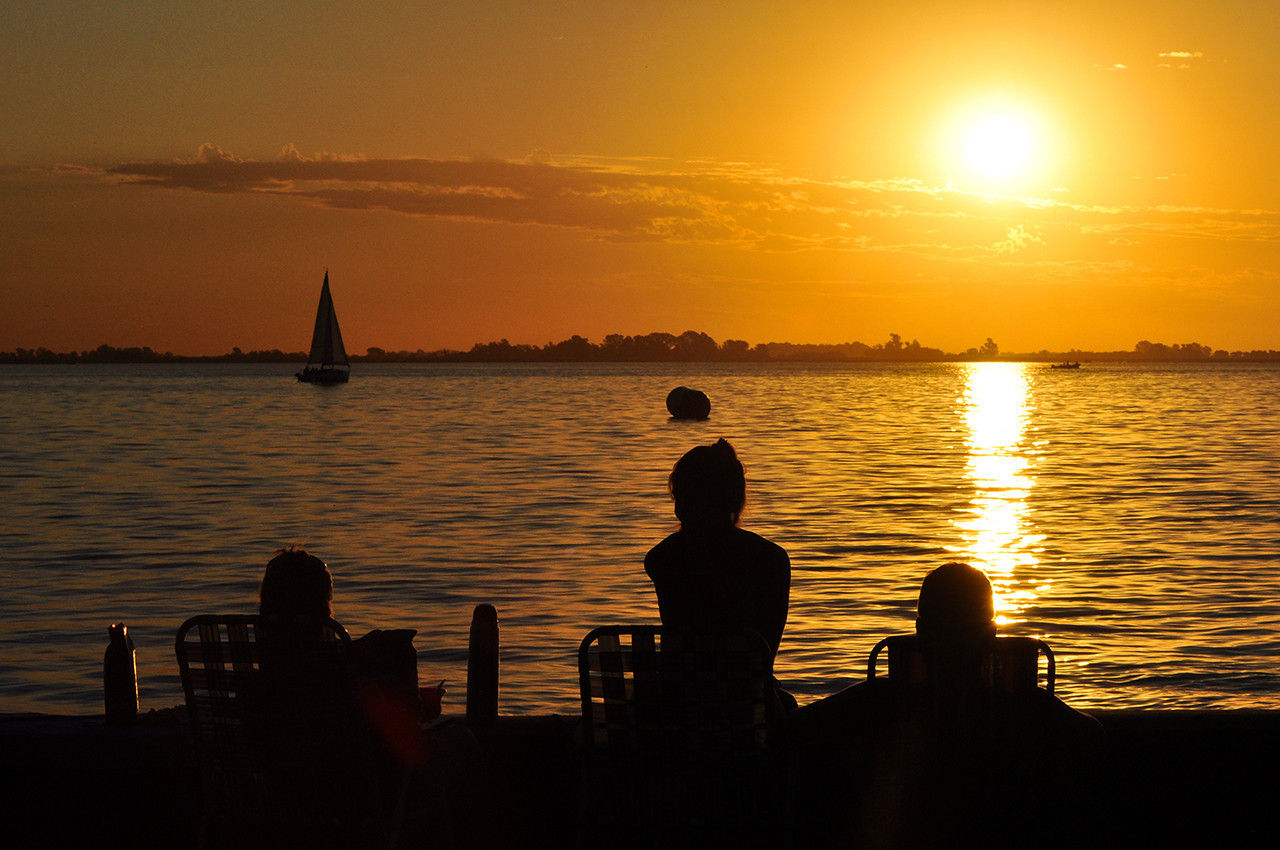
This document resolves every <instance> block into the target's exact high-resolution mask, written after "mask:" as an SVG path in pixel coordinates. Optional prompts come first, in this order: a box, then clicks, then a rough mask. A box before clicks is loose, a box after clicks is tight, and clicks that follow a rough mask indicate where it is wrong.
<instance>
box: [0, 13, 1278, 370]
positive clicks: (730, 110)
mask: <svg viewBox="0 0 1280 850" xmlns="http://www.w3.org/2000/svg"><path fill="white" fill-rule="evenodd" d="M13 5H14V6H16V8H11V7H6V11H5V13H4V16H3V17H4V24H5V25H4V26H3V27H0V69H2V78H3V79H4V80H5V81H6V83H5V85H4V86H3V87H2V88H0V107H2V108H3V112H2V113H0V114H2V115H3V120H4V127H5V130H4V133H3V134H0V296H3V300H4V303H5V305H6V306H5V309H4V310H3V311H0V350H12V349H14V348H16V347H28V348H30V347H36V346H40V345H43V346H47V347H49V348H53V349H55V350H60V351H61V350H69V349H85V348H93V347H96V346H97V345H99V344H101V343H108V344H111V345H118V346H128V345H150V346H152V347H153V348H155V349H157V350H160V351H166V350H167V351H173V352H175V353H181V354H218V353H223V352H226V351H229V350H230V349H231V348H232V347H233V346H238V347H240V348H243V349H246V350H248V349H259V348H282V349H287V350H301V349H304V348H305V347H306V345H307V342H308V337H309V333H310V326H311V322H312V318H313V316H314V311H315V300H316V297H317V295H318V291H319V286H320V281H321V279H322V277H323V274H324V269H325V268H326V267H327V268H328V269H329V270H330V275H331V283H332V287H333V294H334V299H335V302H336V305H337V308H338V312H339V317H340V319H341V321H342V325H343V334H344V337H345V338H346V341H347V344H348V348H349V349H350V350H351V351H353V352H357V353H359V352H363V351H364V350H365V349H366V348H367V347H369V346H379V347H383V348H389V349H402V348H404V349H411V350H412V349H418V348H422V349H426V350H432V349H436V348H441V347H453V348H469V347H470V346H471V344H472V343H475V342H484V341H490V340H497V339H502V338H506V339H509V340H511V341H512V342H527V343H535V344H543V343H546V342H549V341H558V340H561V339H564V338H567V337H568V336H571V335H573V334H581V335H583V336H586V337H588V338H590V339H592V340H593V341H597V342H598V341H600V340H601V339H602V338H603V337H604V335H605V334H608V333H623V334H642V333H649V332H653V331H668V332H672V333H680V332H682V331H684V330H689V329H693V330H699V331H705V332H706V333H708V334H710V335H711V336H713V337H715V338H716V339H717V340H724V339H727V338H738V339H746V340H748V341H750V342H752V343H756V342H766V341H774V340H776V341H791V342H830V343H838V342H846V341H852V340H858V341H862V342H867V343H874V342H879V341H882V340H884V339H886V338H887V337H888V335H889V334H890V333H899V334H901V335H902V336H904V337H905V338H907V339H911V338H916V339H918V340H919V341H920V342H921V343H923V344H925V345H931V346H936V347H940V348H943V349H946V350H948V351H960V350H964V349H966V348H969V347H971V346H976V345H980V344H981V343H982V341H983V340H985V339H986V338H987V337H992V338H994V339H995V340H996V341H997V342H998V343H999V345H1000V346H1001V348H1002V349H1004V350H1006V351H1032V350H1038V349H1041V348H1049V349H1051V350H1065V349H1068V348H1072V347H1077V348H1083V349H1098V350H1116V349H1129V348H1132V346H1133V345H1134V343H1135V342H1137V341H1138V340H1140V339H1150V340H1152V341H1159V342H1165V343H1180V342H1191V341H1196V342H1200V343H1204V344H1208V345H1211V346H1213V347H1215V348H1226V349H1245V350H1248V349H1255V348H1280V330H1278V329H1280V238H1278V237H1280V157H1277V156H1276V154H1275V150H1274V148H1275V143H1276V140H1277V138H1280V68H1278V67H1277V64H1278V63H1280V59H1278V58H1277V51H1276V50H1275V45H1276V44H1277V43H1280V6H1278V5H1277V4H1275V3H1272V2H1242V0H1226V2H1220V3H1215V4H1208V3H1203V2H1185V0H1175V2H1165V3H1161V4H1151V3H1145V2H1143V3H1139V2H1133V0H1111V2H1105V3H1104V2H1092V0H1088V1H1087V2H1076V3H1071V4H1061V3H1034V2H1033V3H1028V2H1021V3H988V2H968V3H961V2H956V3H945V2H941V3H940V2H913V1H912V0H908V2H898V3H894V4H854V3H849V2H790V3H779V2H770V3H753V2H745V1H744V0H737V2H732V3H731V2H703V3H698V2H688V0H686V2H679V3H677V2H665V0H664V2H649V3H646V4H610V3H605V4H601V3H588V2H557V3H545V2H524V3H511V2H502V3H499V2H493V0H469V2H467V3H446V4H423V3H420V2H413V3H410V2H392V3H386V4H378V6H377V7H376V8H374V7H367V9H366V10H365V11H362V12H354V11H349V10H344V9H341V8H337V7H338V6H340V4H314V3H298V2H288V1H287V0H281V2H277V3H273V4H258V3H247V2H246V3H240V2H232V3H220V4H207V3H192V2H187V0H166V2H164V3H159V2H125V3H121V4H111V5H112V8H104V6H105V4H99V3H88V2H61V3H58V4H45V3H28V2H18V3H16V4H13ZM624 6H625V7H626V8H614V7H624ZM878 7H884V8H878ZM318 9H319V10H318ZM1001 116H1002V117H1004V118H1006V119H1008V120H1009V121H1010V122H1012V126H1014V127H1016V128H1019V131H1020V132H1021V133H1023V134H1024V135H1025V144H1024V147H1023V148H1021V149H1018V150H1012V151H1008V152H1003V153H998V154H996V156H995V161H994V162H992V161H990V160H987V161H985V162H983V161H975V160H972V159H970V157H969V156H968V155H967V148H966V139H967V134H968V133H969V131H970V129H971V128H972V127H973V126H974V125H976V124H978V123H980V122H981V121H982V120H984V119H987V118H992V117H1001ZM998 142H999V140H997V143H998ZM1019 156H1023V157H1025V162H1024V165H1023V166H1022V167H1021V168H1019V169H1015V170H1013V171H1012V173H1011V174H1008V175H1006V176H1002V177H1000V176H996V177H993V176H990V175H985V174H983V173H982V169H983V168H987V169H988V170H991V169H997V168H998V167H999V166H1001V165H1005V166H1007V165H1010V164H1012V163H1013V162H1014V161H1015V160H1016V159H1017V157H1019Z"/></svg>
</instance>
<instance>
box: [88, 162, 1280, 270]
mask: <svg viewBox="0 0 1280 850" xmlns="http://www.w3.org/2000/svg"><path fill="white" fill-rule="evenodd" d="M109 176H110V178H111V179H113V180H115V181H117V182H124V183H129V184H134V185H142V186H152V187H162V188H168V189H178V190H189V191H196V192H208V193H246V194H270V195H275V196H281V197H286V198H292V199H295V200H297V201H298V202H300V203H308V204H312V205H316V206H320V207H324V208H328V209H333V210H343V211H349V212H359V211H363V210H382V211H391V212H394V213H398V214H402V215H407V216H415V217H421V218H440V219H452V220H457V221H471V222H477V223H481V224H484V225H491V226H529V227H554V228H564V229H571V230H575V231H579V232H581V233H582V234H583V235H584V236H585V237H586V238H590V239H597V240H607V241H615V242H665V243H688V244H705V245H720V246H728V247H734V248H739V249H745V250H755V251H762V252H779V253H780V252H797V251H827V252H830V251H847V252H876V253H881V254H887V253H901V254H909V255H915V256H927V257H932V258H936V259H943V260H948V261H964V262H979V261H983V262H998V263H1016V262H1018V259H1017V255H1019V254H1021V253H1022V252H1024V251H1025V250H1026V249H1028V248H1030V247H1032V246H1033V245H1034V246H1039V247H1041V248H1049V247H1051V246H1053V245H1062V246H1064V247H1063V248H1062V249H1061V250H1064V251H1065V250H1067V249H1066V248H1065V245H1067V244H1069V242H1070V240H1071V239H1075V240H1077V242H1078V240H1079V239H1080V238H1081V237H1084V238H1087V239H1097V240H1098V241H1099V242H1100V243H1101V242H1103V241H1104V239H1105V240H1112V241H1111V244H1112V245H1113V246H1116V245H1121V244H1123V243H1120V242H1117V241H1114V240H1117V239H1121V238H1123V239H1127V240H1129V241H1130V243H1131V244H1137V243H1138V242H1139V241H1141V242H1143V243H1149V242H1150V240H1151V238H1153V237H1158V236H1166V237H1170V238H1172V237H1175V236H1176V237H1177V238H1179V239H1185V238H1205V239H1213V240H1221V239H1232V240H1239V241H1265V240H1274V239H1276V238H1277V237H1278V236H1280V215H1278V214H1277V213H1274V212H1267V211H1251V212H1250V213H1249V214H1244V213H1240V212H1238V211H1230V210H1214V209H1205V208H1177V207H1098V206H1089V205H1082V204H1073V203H1066V202H1064V201H1063V200H1060V199H1057V200H1055V199H1051V198H1042V197H1020V198H1017V197H1004V196H995V195H980V194H974V193H968V192H964V191H959V190H956V189H954V188H952V187H950V186H930V185H927V184H925V183H923V182H921V181H919V180H903V179H882V180H822V179H817V178H814V177H811V176H799V175H794V174H787V173H784V172H782V171H781V170H780V169H778V168H776V167H762V166H755V165H750V164H745V163H722V162H684V163H677V162H673V161H668V160H661V159H652V158H637V159H605V158H592V157H563V156H562V157H552V156H551V154H550V152H548V151H535V152H534V153H533V154H531V155H530V156H529V157H527V158H526V159H524V160H521V161H515V162H511V161H499V160H435V159H369V158H366V157H362V156H354V155H349V154H333V153H319V154H313V155H310V156H307V155H304V154H302V153H301V152H300V151H298V150H297V148H296V147H295V146H293V145H286V146H284V148H283V149H282V150H281V152H280V155H279V156H278V157H277V158H276V159H275V160H271V161H259V160H250V159H242V158H240V157H237V156H235V155H234V154H231V153H229V152H227V151H225V150H223V149H222V148H220V147H219V146H217V145H213V144H206V145H202V146H201V147H200V150H199V151H198V152H197V155H196V157H195V158H194V159H191V160H174V161H167V162H131V163H123V164H120V165H117V166H115V167H114V168H112V169H109ZM1059 194H1060V193H1059ZM1063 237H1069V238H1063ZM1139 237H1142V238H1141V239H1140V238H1139Z"/></svg>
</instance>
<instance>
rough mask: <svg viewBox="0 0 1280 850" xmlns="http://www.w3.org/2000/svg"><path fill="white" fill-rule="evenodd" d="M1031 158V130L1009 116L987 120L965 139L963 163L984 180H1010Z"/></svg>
mask: <svg viewBox="0 0 1280 850" xmlns="http://www.w3.org/2000/svg"><path fill="white" fill-rule="evenodd" d="M1030 154H1031V130H1030V129H1029V128H1028V127H1027V125H1026V123H1025V122H1024V121H1022V120H1020V119H1018V118H1015V117H1012V116H1009V115H997V116H993V117H991V118H984V119H982V120H981V121H979V122H978V123H976V124H974V125H973V127H971V128H970V129H969V132H968V135H967V136H966V137H965V144H964V159H965V163H966V164H968V166H969V168H971V169H972V170H973V171H976V172H977V173H978V174H981V175H982V176H984V177H1011V176H1013V175H1015V174H1019V173H1020V172H1021V171H1022V170H1023V168H1025V167H1026V164H1027V158H1028V157H1029V156H1030Z"/></svg>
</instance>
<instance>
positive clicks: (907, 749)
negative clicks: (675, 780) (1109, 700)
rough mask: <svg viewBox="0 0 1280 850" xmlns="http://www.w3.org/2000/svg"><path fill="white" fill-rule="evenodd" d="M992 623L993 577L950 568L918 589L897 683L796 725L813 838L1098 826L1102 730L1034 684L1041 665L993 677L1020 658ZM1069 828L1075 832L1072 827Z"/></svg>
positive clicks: (921, 843)
mask: <svg viewBox="0 0 1280 850" xmlns="http://www.w3.org/2000/svg"><path fill="white" fill-rule="evenodd" d="M994 615H995V611H994V603H993V595H992V589H991V583H990V581H989V580H988V579H987V577H986V575H985V574H984V573H983V572H982V571H981V570H979V569H977V568H975V567H972V566H970V565H968V564H961V563H948V564H944V565H943V566H941V567H939V568H938V569H936V570H934V571H933V572H931V573H930V574H929V575H928V576H926V578H925V580H924V582H923V583H922V585H921V589H920V599H919V603H918V609H917V620H916V635H915V637H914V638H907V639H905V640H903V641H902V642H901V644H900V646H901V647H902V648H903V649H904V650H905V651H903V652H901V653H900V654H899V659H898V660H897V662H896V663H897V664H898V665H899V668H900V669H894V667H893V664H894V663H895V662H894V661H893V660H891V662H890V663H891V667H890V673H889V676H888V677H876V678H870V679H868V680H867V681H865V682H862V683H859V684H857V685H854V686H852V687H849V688H846V689H845V690H843V691H840V692H839V693H836V694H833V695H832V696H830V697H827V698H825V699H822V700H819V701H817V702H815V703H812V704H810V705H808V706H805V707H804V708H802V709H800V710H798V711H796V712H795V713H793V714H792V715H791V718H790V721H791V722H790V723H789V733H790V736H791V737H790V740H791V741H792V743H793V745H794V747H795V748H796V768H797V771H798V777H797V781H796V783H795V784H796V785H797V787H798V792H797V793H798V795H799V797H798V801H797V809H798V811H799V812H800V818H799V819H798V820H799V822H801V823H802V824H803V829H804V830H807V831H808V832H809V833H810V834H809V835H808V836H806V839H807V840H809V841H812V842H814V843H817V844H819V845H820V846H857V847H891V848H900V847H921V848H924V847H928V848H935V847H978V846H982V847H993V846H994V847H1000V846H1013V845H1017V846H1022V845H1024V844H1025V843H1026V842H1027V841H1028V840H1029V837H1030V836H1032V835H1034V836H1035V840H1036V843H1037V844H1038V845H1041V846H1043V845H1046V844H1047V845H1049V846H1065V845H1066V844H1069V843H1071V842H1072V841H1074V840H1075V837H1074V836H1078V835H1079V832H1078V829H1080V828H1083V827H1082V825H1083V824H1084V823H1086V822H1087V819H1088V818H1087V812H1085V811H1082V809H1083V808H1086V807H1087V794H1086V793H1083V792H1084V789H1085V787H1086V786H1085V784H1084V783H1087V781H1088V776H1087V771H1088V770H1089V768H1090V767H1092V766H1093V762H1094V760H1095V759H1096V758H1097V756H1098V755H1099V748H1100V745H1101V733H1102V730H1101V726H1100V725H1099V724H1098V723H1097V721H1095V720H1094V719H1093V718H1092V717H1089V716H1088V715H1085V714H1082V713H1080V712H1077V711H1074V710H1073V709H1071V708H1070V707H1068V706H1067V705H1066V704H1065V703H1063V702H1062V701H1061V700H1060V699H1058V698H1057V697H1055V696H1053V695H1052V694H1050V693H1049V692H1047V691H1045V690H1042V689H1040V688H1038V687H1036V683H1035V679H1034V677H1035V673H1034V670H1035V667H1034V664H1033V665H1031V667H1030V671H1031V672H1030V673H1029V674H1028V675H1027V676H1026V677H1025V679H1024V680H1023V681H1010V680H1009V679H1008V678H1007V677H1005V678H1003V679H1002V677H1000V676H999V675H996V676H993V675H992V671H993V669H994V670H999V669H1000V668H1001V666H1002V662H1003V661H1006V660H1007V659H1002V658H1001V657H1000V655H1001V654H1002V653H1007V652H1009V651H1010V650H1012V649H1014V648H1017V644H1016V643H1015V642H1013V641H1006V640H1005V639H1001V638H997V637H996V625H995V619H994ZM1005 666H1007V667H1009V668H1011V669H1012V668H1013V667H1014V666H1015V665H1012V664H1009V665H1005ZM901 668H905V669H901ZM1066 818H1069V819H1070V821H1069V822H1070V823H1071V824H1073V825H1074V828H1072V829H1064V827H1063V823H1064V819H1066ZM1050 825H1051V828H1046V827H1047V826H1050Z"/></svg>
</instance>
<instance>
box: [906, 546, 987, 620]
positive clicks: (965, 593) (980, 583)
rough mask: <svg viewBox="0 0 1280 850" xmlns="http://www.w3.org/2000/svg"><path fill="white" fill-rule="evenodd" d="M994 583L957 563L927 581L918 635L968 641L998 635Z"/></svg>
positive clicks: (918, 616) (918, 609) (940, 569)
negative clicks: (993, 591)
mask: <svg viewBox="0 0 1280 850" xmlns="http://www.w3.org/2000/svg"><path fill="white" fill-rule="evenodd" d="M995 617H996V610H995V599H994V596H993V594H992V591H991V581H990V579H988V578H987V574H986V573H984V572H983V571H982V570H980V569H978V568H977V567H973V566H970V565H969V564H961V563H957V562H955V561H953V562H951V563H949V564H943V565H942V566H940V567H938V568H937V569H936V570H934V571H933V572H931V573H929V574H928V575H927V576H925V577H924V582H923V583H921V585H920V602H919V604H918V605H917V607H916V634H918V635H920V636H921V637H925V638H942V639H946V640H964V639H966V638H977V637H991V636H994V635H995V633H996V622H995Z"/></svg>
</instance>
